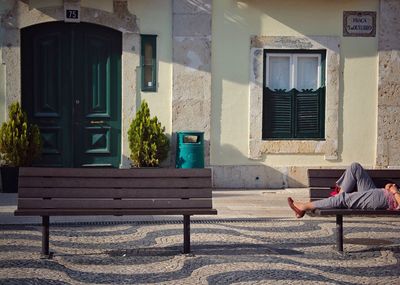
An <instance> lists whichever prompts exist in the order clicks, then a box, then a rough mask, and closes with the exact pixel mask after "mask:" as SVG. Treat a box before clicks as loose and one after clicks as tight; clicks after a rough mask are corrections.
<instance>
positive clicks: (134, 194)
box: [18, 188, 212, 198]
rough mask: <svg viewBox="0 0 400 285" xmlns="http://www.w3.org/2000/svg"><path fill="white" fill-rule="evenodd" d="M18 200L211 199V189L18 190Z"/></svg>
mask: <svg viewBox="0 0 400 285" xmlns="http://www.w3.org/2000/svg"><path fill="white" fill-rule="evenodd" d="M18 196H19V197H20V198H211V197H212V189H211V188H196V189H190V188H188V189H186V188H183V189H181V188H167V189H149V188H147V189H146V188H139V189H135V188H68V189H66V188H19V190H18Z"/></svg>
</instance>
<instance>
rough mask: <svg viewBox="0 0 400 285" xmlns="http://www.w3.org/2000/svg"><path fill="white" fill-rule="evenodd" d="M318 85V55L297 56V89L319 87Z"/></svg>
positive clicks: (315, 88)
mask: <svg viewBox="0 0 400 285" xmlns="http://www.w3.org/2000/svg"><path fill="white" fill-rule="evenodd" d="M317 85H318V57H298V58H297V84H296V88H297V90H302V89H314V90H317V89H318V88H319V86H317Z"/></svg>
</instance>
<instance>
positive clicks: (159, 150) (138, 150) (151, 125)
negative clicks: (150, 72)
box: [128, 100, 169, 167]
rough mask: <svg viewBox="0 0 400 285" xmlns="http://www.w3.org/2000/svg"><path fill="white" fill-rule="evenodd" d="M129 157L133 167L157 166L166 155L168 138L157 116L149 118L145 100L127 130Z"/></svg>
mask: <svg viewBox="0 0 400 285" xmlns="http://www.w3.org/2000/svg"><path fill="white" fill-rule="evenodd" d="M128 140H129V149H130V151H131V155H130V158H131V160H132V166H134V167H157V166H159V164H160V163H161V162H162V161H163V160H164V159H166V158H167V157H168V151H169V140H168V137H167V136H166V135H165V127H163V126H161V123H160V122H159V121H158V118H157V117H156V116H155V117H153V118H150V110H149V106H148V105H147V103H146V101H144V100H143V101H142V104H141V106H140V110H139V111H138V112H137V113H136V117H135V118H134V119H133V121H132V123H131V125H130V127H129V131H128Z"/></svg>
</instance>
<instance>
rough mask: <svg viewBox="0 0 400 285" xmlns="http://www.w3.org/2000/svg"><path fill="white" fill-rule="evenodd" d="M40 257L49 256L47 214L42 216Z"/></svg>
mask: <svg viewBox="0 0 400 285" xmlns="http://www.w3.org/2000/svg"><path fill="white" fill-rule="evenodd" d="M40 258H42V259H44V258H51V254H50V252H49V216H42V254H41V256H40Z"/></svg>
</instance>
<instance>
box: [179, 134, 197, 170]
mask: <svg viewBox="0 0 400 285" xmlns="http://www.w3.org/2000/svg"><path fill="white" fill-rule="evenodd" d="M176 136H177V140H176V163H175V166H176V168H204V132H197V131H185V132H177V133H176Z"/></svg>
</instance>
